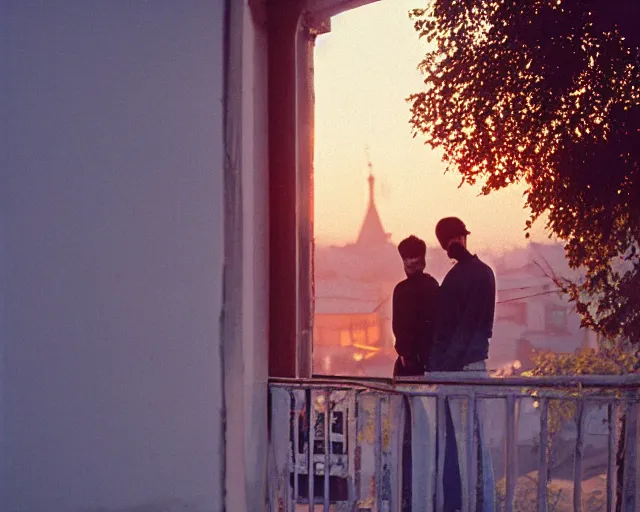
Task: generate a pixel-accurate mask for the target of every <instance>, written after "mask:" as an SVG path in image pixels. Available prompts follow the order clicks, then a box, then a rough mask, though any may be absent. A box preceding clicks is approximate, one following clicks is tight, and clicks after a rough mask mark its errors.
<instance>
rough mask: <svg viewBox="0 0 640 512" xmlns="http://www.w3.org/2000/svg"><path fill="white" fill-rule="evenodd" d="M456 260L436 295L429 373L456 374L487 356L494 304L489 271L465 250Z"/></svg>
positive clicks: (491, 333) (493, 277) (491, 271)
mask: <svg viewBox="0 0 640 512" xmlns="http://www.w3.org/2000/svg"><path fill="white" fill-rule="evenodd" d="M461 249H462V248H461ZM457 259H458V263H456V265H455V266H454V267H453V268H452V269H451V270H450V271H449V273H448V274H447V275H446V277H445V278H444V281H442V285H441V286H440V290H439V293H438V320H437V326H436V333H435V340H434V343H433V348H432V351H431V354H430V357H429V366H428V369H429V370H431V371H460V370H462V369H463V367H464V366H466V365H468V364H471V363H475V362H477V361H483V360H485V359H487V357H488V354H489V339H490V338H491V336H492V335H493V316H494V312H495V303H496V280H495V276H494V274H493V270H491V268H490V267H489V266H488V265H486V264H485V263H483V262H482V261H480V259H478V257H477V256H474V255H472V254H470V253H469V252H468V251H467V250H466V249H462V254H460V256H459V257H458V258H457Z"/></svg>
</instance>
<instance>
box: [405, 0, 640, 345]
mask: <svg viewBox="0 0 640 512" xmlns="http://www.w3.org/2000/svg"><path fill="white" fill-rule="evenodd" d="M410 16H411V17H412V19H413V21H414V26H415V29H416V31H417V32H418V35H419V37H420V38H422V39H424V40H426V41H427V42H428V43H429V46H428V47H429V51H428V52H427V54H426V55H425V58H424V60H423V61H422V62H421V63H420V66H419V68H420V70H421V71H422V73H423V74H424V84H425V87H424V89H423V90H422V91H420V92H417V93H416V94H412V95H411V96H410V97H409V98H408V101H409V102H410V104H411V114H412V115H411V120H410V123H411V126H412V129H413V132H414V136H417V135H420V136H421V137H424V139H425V143H426V144H428V145H430V146H431V147H434V148H441V149H442V150H443V152H444V155H445V156H444V159H445V162H446V163H447V167H448V169H451V170H455V171H458V172H459V173H461V175H462V179H463V181H464V182H467V183H469V184H474V183H476V182H478V183H480V184H482V187H483V188H482V190H483V193H485V194H488V193H490V192H491V191H494V190H498V189H501V188H503V187H506V186H508V185H510V184H513V183H518V182H524V183H525V184H526V193H525V194H526V204H527V207H528V208H529V209H530V213H531V215H530V220H529V221H527V225H526V226H525V229H526V230H528V229H529V228H530V227H531V225H532V223H533V222H535V221H536V220H537V219H539V218H540V217H541V216H543V215H544V217H545V218H546V219H547V220H546V222H547V228H548V229H549V230H550V231H551V232H552V233H554V234H555V235H556V236H557V237H559V238H560V239H561V240H564V241H565V242H566V246H565V248H566V253H567V257H568V260H569V263H570V265H571V266H572V267H581V268H584V269H585V277H584V279H583V280H581V281H580V282H578V283H565V286H564V287H565V291H567V292H568V293H569V294H570V296H571V298H572V299H573V300H574V301H575V302H576V307H577V309H578V311H579V312H580V313H581V314H582V316H583V319H584V323H585V324H587V325H589V326H591V327H593V328H595V329H596V330H598V331H600V332H602V333H603V334H606V335H607V336H623V337H624V338H626V339H632V340H640V291H638V290H639V287H640V259H639V257H640V254H639V251H638V241H639V240H640V169H639V168H640V51H639V47H640V34H639V33H638V31H637V30H636V29H635V27H634V24H635V23H636V20H638V19H640V2H637V1H636V0H617V1H608V0H598V1H596V0H591V1H585V0H555V1H553V2H549V1H548V0H518V1H517V2H506V1H504V0H433V1H432V2H430V4H429V7H428V8H426V9H418V10H414V11H412V12H411V13H410ZM527 236H528V233H527Z"/></svg>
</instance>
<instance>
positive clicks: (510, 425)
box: [505, 392, 518, 512]
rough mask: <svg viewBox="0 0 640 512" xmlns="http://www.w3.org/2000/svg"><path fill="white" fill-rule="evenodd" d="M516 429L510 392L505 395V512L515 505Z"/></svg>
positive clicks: (514, 409) (513, 405)
mask: <svg viewBox="0 0 640 512" xmlns="http://www.w3.org/2000/svg"><path fill="white" fill-rule="evenodd" d="M516 428H517V421H516V397H515V395H514V394H513V393H512V392H509V394H508V395H507V477H506V492H505V495H506V502H505V512H513V507H514V504H515V490H516V483H517V480H518V463H517V457H518V454H517V432H516Z"/></svg>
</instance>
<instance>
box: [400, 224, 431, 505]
mask: <svg viewBox="0 0 640 512" xmlns="http://www.w3.org/2000/svg"><path fill="white" fill-rule="evenodd" d="M398 252H399V253H400V257H401V258H402V264H403V266H404V272H405V274H406V275H407V278H406V279H405V280H404V281H401V282H400V283H398V284H397V285H396V287H395V289H394V290H393V334H394V336H395V338H396V343H395V348H396V352H397V353H398V359H397V360H396V363H395V365H394V367H393V376H394V377H399V376H413V375H424V372H425V366H426V364H427V356H428V355H429V352H430V350H431V344H432V342H433V332H434V324H435V306H436V304H435V301H436V297H437V294H438V282H437V281H436V280H435V279H434V278H433V277H431V276H430V275H429V274H427V273H426V272H425V267H426V264H427V260H426V258H427V245H426V244H425V243H424V241H423V240H420V239H419V238H417V237H415V236H413V235H412V236H410V237H409V238H405V239H404V240H403V241H402V242H400V244H399V245H398ZM403 403H404V410H405V420H404V428H403V443H402V503H401V510H403V511H410V510H411V507H412V502H413V496H412V494H413V489H412V485H413V482H412V473H413V471H412V464H413V459H412V446H411V445H412V441H411V439H412V432H411V428H412V423H413V421H412V415H411V406H410V404H409V400H408V398H407V397H404V400H403Z"/></svg>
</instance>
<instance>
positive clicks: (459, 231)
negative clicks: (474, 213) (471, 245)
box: [436, 217, 470, 255]
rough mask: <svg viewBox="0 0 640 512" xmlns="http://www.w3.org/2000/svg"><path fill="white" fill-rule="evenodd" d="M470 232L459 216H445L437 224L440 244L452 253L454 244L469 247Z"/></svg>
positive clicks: (437, 235) (448, 252)
mask: <svg viewBox="0 0 640 512" xmlns="http://www.w3.org/2000/svg"><path fill="white" fill-rule="evenodd" d="M469 234H470V232H469V231H468V230H467V227H466V226H465V225H464V222H462V221H461V220H460V219H459V218H457V217H445V218H444V219H441V220H440V221H439V222H438V224H436V237H437V238H438V242H440V246H441V247H442V248H443V249H444V250H445V251H447V254H449V255H450V253H451V247H452V244H459V245H461V246H462V247H465V248H466V247H467V235H469Z"/></svg>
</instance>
